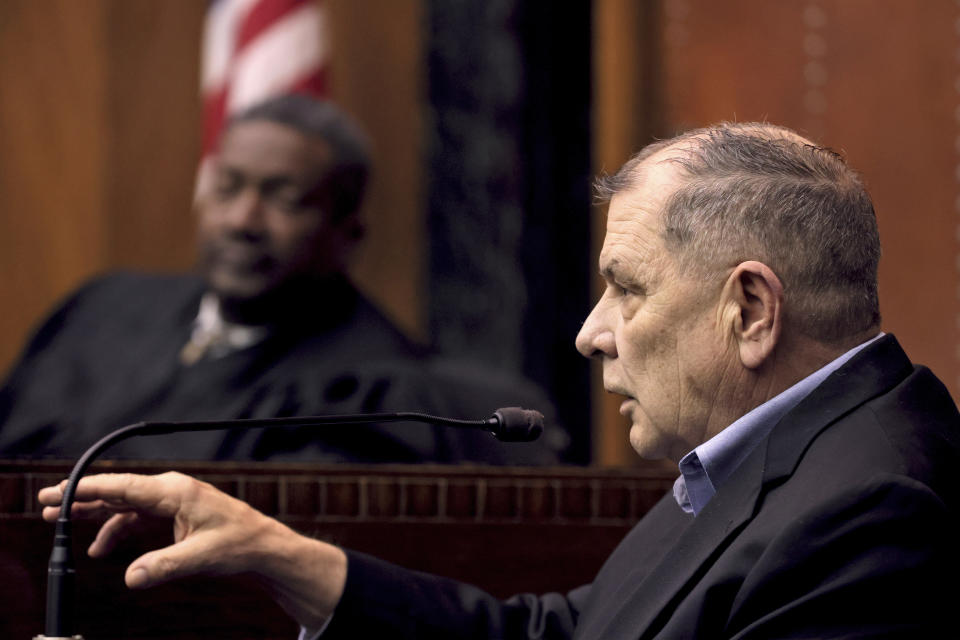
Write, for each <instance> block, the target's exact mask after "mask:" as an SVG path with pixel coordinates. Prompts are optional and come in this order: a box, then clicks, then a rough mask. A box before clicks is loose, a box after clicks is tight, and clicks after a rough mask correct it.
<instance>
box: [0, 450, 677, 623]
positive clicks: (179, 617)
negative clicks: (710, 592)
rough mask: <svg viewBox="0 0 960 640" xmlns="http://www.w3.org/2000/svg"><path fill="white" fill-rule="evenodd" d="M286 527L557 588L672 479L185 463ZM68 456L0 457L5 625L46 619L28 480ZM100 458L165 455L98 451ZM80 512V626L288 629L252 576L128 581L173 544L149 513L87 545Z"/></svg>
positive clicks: (497, 586)
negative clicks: (141, 522)
mask: <svg viewBox="0 0 960 640" xmlns="http://www.w3.org/2000/svg"><path fill="white" fill-rule="evenodd" d="M178 467H179V468H180V470H183V471H186V472H190V473H192V474H194V475H197V476H199V477H202V478H204V479H207V480H208V481H210V482H212V483H213V484H215V485H216V486H218V487H221V488H223V489H224V490H226V491H228V492H230V493H232V494H233V495H236V496H238V497H240V498H242V499H245V500H247V501H248V502H250V503H251V504H253V505H254V506H256V507H258V508H259V509H261V510H262V511H264V512H265V513H268V514H270V515H273V516H275V517H278V518H279V519H281V520H282V521H284V522H286V523H287V524H289V525H290V526H291V527H293V528H295V529H296V530H298V531H301V532H303V533H305V534H307V535H313V536H316V537H318V538H321V539H326V540H329V541H332V542H334V543H337V544H342V545H344V546H347V547H350V548H353V549H357V550H360V551H365V552H368V553H372V554H374V555H377V556H379V557H382V558H384V559H386V560H389V561H392V562H396V563H398V564H401V565H404V566H408V567H412V568H416V569H419V570H424V571H429V572H434V573H440V574H443V575H447V576H450V577H454V578H458V579H461V580H466V581H469V582H472V583H474V584H477V585H479V586H481V587H483V588H486V589H487V590H488V591H490V592H491V593H493V594H495V595H498V596H507V595H510V594H512V593H515V592H519V591H531V592H546V591H550V590H559V591H564V590H567V589H570V588H573V587H575V586H578V585H580V584H583V583H586V582H589V581H590V580H591V579H592V577H593V575H594V573H595V572H596V571H597V569H598V568H599V567H600V564H601V563H602V562H603V560H604V559H605V558H606V557H607V555H608V554H609V553H610V551H611V550H612V549H613V548H614V547H615V546H616V544H617V543H618V542H619V540H620V539H621V538H622V537H623V536H624V535H625V534H626V532H627V531H628V530H629V528H630V527H631V526H632V525H633V523H635V522H636V521H637V520H638V519H639V518H640V517H641V516H642V515H643V514H644V513H645V512H646V511H647V510H648V509H649V508H650V507H651V506H652V505H653V504H654V503H655V502H656V500H657V499H659V497H660V496H661V495H662V494H663V493H664V492H665V491H666V490H667V489H668V488H669V487H670V486H671V485H672V482H673V478H672V476H664V475H661V474H658V473H653V472H644V471H639V470H637V471H630V472H626V471H615V470H611V471H606V472H602V471H596V470H593V471H591V470H585V469H574V468H556V469H537V470H533V469H503V468H487V467H463V466H460V467H436V466H411V467H393V466H389V467H369V466H367V467H362V466H315V465H314V466H310V465H278V464H273V465H267V464H264V465H256V466H251V465H242V464H231V463H224V464H182V465H178ZM69 468H70V466H69V465H68V464H66V463H40V462H35V463H17V462H11V463H2V462H0V539H2V540H3V541H4V544H3V551H2V552H0V576H3V580H0V600H2V601H3V602H4V603H5V612H6V613H5V615H4V616H2V617H0V636H3V637H11V638H12V637H31V636H32V635H33V634H36V633H40V632H41V631H42V624H43V613H44V612H43V607H44V593H45V579H46V578H45V575H46V564H47V560H48V558H49V553H50V546H51V541H52V526H51V525H48V524H46V523H43V522H42V521H41V520H40V518H39V514H38V508H37V505H36V497H35V496H36V491H37V490H38V489H39V488H40V487H42V486H45V485H47V484H50V483H52V482H56V481H57V480H58V479H60V478H62V477H64V476H65V475H66V474H67V472H68V471H69ZM98 470H101V471H104V470H108V471H119V470H134V471H141V472H147V473H150V472H156V471H162V470H165V467H163V466H160V465H157V464H156V463H150V464H135V463H116V462H111V463H104V464H100V465H98ZM94 534H95V527H94V526H93V523H89V522H81V523H78V526H77V527H76V533H75V538H74V539H75V545H74V546H75V549H76V557H77V583H78V585H79V588H78V608H77V611H78V614H77V630H78V631H80V632H81V633H83V635H84V636H85V637H88V638H101V639H108V638H180V639H192V638H198V639H199V638H209V637H217V638H290V637H295V635H291V634H295V629H294V626H293V625H292V624H291V623H290V621H289V619H288V618H287V617H286V616H285V615H284V614H283V613H282V612H281V611H279V610H278V608H277V607H276V606H275V605H274V604H273V603H272V602H271V601H270V600H269V599H268V598H267V597H266V595H265V594H264V593H263V592H262V591H261V590H260V589H259V588H258V587H257V586H256V585H255V584H253V583H252V582H251V581H249V580H245V579H211V578H202V579H201V578H198V579H192V580H187V581H183V582H179V583H175V584H170V585H164V586H162V587H158V588H156V589H150V590H149V591H139V592H134V591H129V590H127V589H125V588H124V586H123V572H124V569H125V567H126V565H127V564H128V563H129V562H131V561H132V560H133V559H134V558H136V557H137V556H138V555H140V554H141V553H143V552H145V551H146V550H148V549H150V548H155V547H156V546H160V545H165V544H169V543H170V542H171V534H170V531H169V528H168V525H155V526H152V527H150V528H149V530H148V531H146V532H145V533H144V534H143V535H142V536H140V537H138V538H137V539H136V540H132V539H131V540H129V541H128V542H127V543H126V544H125V545H124V546H123V548H121V549H118V550H117V552H116V553H115V554H114V555H113V556H111V557H110V558H109V559H106V560H100V561H92V560H90V559H89V558H86V557H85V555H84V554H83V553H82V549H84V548H85V547H86V545H87V544H89V542H90V541H92V539H93V537H94Z"/></svg>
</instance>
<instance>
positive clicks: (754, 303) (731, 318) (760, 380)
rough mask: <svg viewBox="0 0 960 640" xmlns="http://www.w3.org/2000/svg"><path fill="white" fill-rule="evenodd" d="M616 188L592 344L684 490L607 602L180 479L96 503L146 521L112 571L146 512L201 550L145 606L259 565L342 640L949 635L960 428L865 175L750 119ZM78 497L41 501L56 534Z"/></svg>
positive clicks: (653, 515)
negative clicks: (532, 589) (483, 574)
mask: <svg viewBox="0 0 960 640" xmlns="http://www.w3.org/2000/svg"><path fill="white" fill-rule="evenodd" d="M599 187H600V193H601V195H602V196H603V197H607V198H609V200H610V205H609V213H608V226H607V235H606V240H605V242H604V245H603V250H602V252H601V256H600V270H601V273H602V274H603V276H604V279H605V280H606V291H605V292H604V294H603V297H602V298H601V299H600V301H599V302H598V303H597V306H596V308H595V309H594V310H593V312H592V313H591V314H590V317H589V318H588V319H587V321H586V322H585V323H584V325H583V329H582V331H581V333H580V335H579V336H578V338H577V346H578V348H579V349H580V351H581V352H583V353H584V355H587V356H591V357H597V358H600V359H601V360H602V362H603V372H604V384H605V386H606V387H607V389H608V390H610V391H613V392H615V393H619V394H623V395H625V396H626V400H625V401H624V402H623V404H622V406H621V412H622V413H623V414H624V415H626V416H628V417H629V418H630V421H631V427H630V441H631V444H632V445H633V447H634V448H635V449H636V450H637V452H638V453H639V454H640V455H641V456H644V457H652V458H653V457H668V458H671V459H673V460H675V461H678V462H679V467H680V476H679V478H678V479H677V482H676V485H675V489H674V491H673V492H672V494H671V495H667V496H665V497H664V498H663V500H661V501H660V502H659V503H658V504H657V505H656V506H655V507H654V508H653V509H652V510H651V511H650V512H649V513H648V514H647V515H646V516H645V517H644V518H643V520H641V522H640V523H639V524H638V525H637V526H636V527H635V529H634V530H633V531H632V532H631V533H630V534H629V535H628V536H627V538H626V539H625V540H624V541H623V542H622V543H621V544H620V546H619V547H618V548H617V549H616V551H614V553H613V555H612V556H611V557H610V559H609V560H608V561H607V562H606V564H605V565H604V566H603V568H602V569H601V570H600V572H599V574H598V575H597V577H596V580H595V581H594V582H593V584H592V585H589V586H585V587H581V588H578V589H575V590H574V591H571V592H569V593H567V594H558V593H553V594H547V595H543V596H533V595H520V596H516V597H514V598H512V599H510V600H507V601H505V602H501V601H498V600H496V599H494V598H492V597H490V596H488V595H486V594H484V593H482V592H481V591H479V590H477V589H474V588H472V587H469V586H466V585H462V584H458V583H455V582H452V581H447V580H443V579H440V578H437V577H433V576H428V575H424V574H418V573H413V572H409V571H407V570H404V569H400V568H398V567H394V566H391V565H388V564H385V563H382V562H380V561H378V560H375V559H373V558H370V557H367V556H363V555H361V554H357V553H354V552H349V551H344V550H341V549H339V548H336V547H333V546H331V545H328V544H325V543H323V542H319V541H316V540H310V539H308V538H305V537H302V536H299V535H298V534H296V533H294V532H292V531H290V530H289V529H287V528H285V527H284V526H283V525H281V524H279V523H277V522H276V521H273V520H270V519H268V518H266V517H265V516H263V515H261V514H259V513H258V512H256V511H254V510H253V509H251V508H250V507H248V506H247V505H245V504H244V503H242V502H239V501H237V500H234V499H232V498H230V497H227V496H225V495H223V494H221V493H219V492H217V491H216V490H215V489H213V488H212V487H210V486H208V485H205V484H201V483H198V482H197V481H195V480H192V479H190V478H188V477H186V476H181V475H176V474H172V475H164V476H158V477H129V476H109V475H108V476H96V477H92V478H89V479H87V480H86V481H85V482H84V483H81V485H80V486H81V489H80V492H79V494H78V495H79V498H80V500H81V503H80V504H79V505H78V507H77V511H78V513H85V514H86V513H91V514H92V513H99V512H102V511H104V510H106V511H107V512H111V511H115V510H120V511H121V513H118V514H115V515H114V516H113V517H112V519H110V520H109V521H108V522H107V523H106V524H105V525H104V526H103V528H102V530H101V532H100V535H99V536H98V537H97V540H96V541H95V542H94V544H93V546H92V547H91V549H90V552H91V554H92V555H95V556H96V555H102V554H104V553H106V552H107V551H108V550H109V549H110V547H111V546H112V544H113V542H114V541H115V540H116V539H117V537H118V536H120V535H121V534H122V533H123V532H124V531H125V529H126V528H127V527H128V525H130V524H131V522H132V521H133V520H134V519H136V517H137V515H136V513H137V512H138V510H139V511H142V512H147V513H152V514H158V515H163V516H169V517H172V518H174V519H175V522H176V523H177V525H176V528H175V531H176V534H177V540H178V542H177V544H175V545H173V546H171V547H168V548H165V549H161V550H157V551H153V552H150V553H148V554H146V555H144V556H142V557H141V558H139V559H137V560H136V561H134V562H133V563H132V564H131V565H130V567H129V569H128V571H127V575H126V580H127V584H128V585H129V586H131V587H133V588H139V587H145V586H150V585H154V584H157V583H160V582H163V581H166V580H170V579H173V578H176V577H179V576H183V575H188V574H191V573H197V572H205V571H206V572H208V571H211V570H213V571H216V572H217V573H220V574H223V573H228V574H229V573H241V572H247V571H253V572H255V573H257V574H258V575H260V576H261V577H262V579H263V580H264V582H265V583H266V584H268V585H269V586H270V588H271V590H272V592H273V593H274V594H275V597H276V599H277V601H278V602H279V603H280V604H281V605H282V606H283V607H285V609H286V610H287V611H288V612H289V613H290V614H291V615H292V616H293V617H294V618H295V619H296V620H297V621H299V622H300V624H301V625H302V626H303V627H304V628H305V633H310V634H312V633H314V632H316V631H321V630H322V632H323V633H322V635H323V638H340V637H353V638H357V637H391V638H397V637H404V638H426V637H438V638H439V637H442V638H459V637H464V638H467V637H469V638H480V637H484V638H514V637H517V638H527V637H530V638H553V637H568V636H571V635H573V636H575V637H579V638H590V639H593V638H709V639H715V638H780V637H803V638H828V637H830V638H833V637H858V638H859V637H881V636H882V637H885V638H888V637H905V638H918V637H945V635H944V633H945V632H944V629H945V628H948V626H949V628H952V626H953V625H952V619H951V618H952V616H951V615H950V609H949V608H948V604H949V602H950V598H949V596H950V594H951V592H952V589H950V588H948V587H947V586H946V585H948V584H950V580H952V579H953V578H954V576H955V575H956V570H957V568H958V563H957V555H956V553H957V551H956V547H957V546H958V545H957V542H956V540H957V535H958V533H960V529H958V523H957V513H956V510H957V489H956V487H957V486H958V485H957V482H956V478H955V475H954V472H953V469H954V468H956V466H957V464H958V462H960V455H958V454H960V432H958V427H960V419H958V418H960V416H958V414H957V410H956V408H955V406H954V404H953V401H952V400H951V398H950V396H949V394H948V393H947V391H946V389H945V388H944V387H943V385H942V384H941V383H940V382H939V381H938V380H937V379H936V378H935V377H934V376H933V375H932V374H931V373H930V372H929V371H928V370H927V369H925V368H923V367H918V366H914V365H912V364H911V363H910V361H909V360H908V359H907V357H906V356H905V355H904V353H903V351H902V350H901V349H900V347H899V346H898V344H897V342H896V340H895V339H894V338H893V337H892V336H890V335H884V334H882V333H881V332H880V329H879V313H878V305H877V288H876V273H877V260H878V256H879V244H878V238H877V232H876V223H875V219H874V214H873V208H872V205H871V202H870V199H869V197H868V196H867V194H866V192H865V190H864V188H863V186H862V185H861V183H860V181H859V179H858V178H857V176H856V175H855V174H854V173H853V172H852V171H851V170H850V169H849V168H848V167H847V166H846V165H845V164H844V162H843V161H842V160H841V158H840V157H839V156H838V155H836V154H835V153H833V152H832V151H829V150H827V149H824V148H821V147H817V146H815V145H814V144H813V143H811V142H809V141H807V140H805V139H803V138H801V137H799V136H798V135H797V134H795V133H793V132H791V131H789V130H786V129H783V128H780V127H775V126H770V125H762V124H727V125H720V126H717V127H712V128H708V129H702V130H697V131H692V132H690V133H687V134H685V135H681V136H679V137H678V138H674V139H672V140H667V141H665V142H659V143H657V144H655V145H652V146H650V147H648V148H646V149H645V150H644V151H642V152H641V153H640V154H639V155H637V156H636V157H635V158H633V159H632V160H630V161H629V162H628V163H627V164H626V165H625V166H624V167H623V168H622V169H621V170H620V171H619V172H618V173H617V174H616V175H614V176H612V177H609V178H606V179H603V180H601V181H600V183H599ZM60 491H61V489H60V488H57V487H51V488H47V489H45V490H43V491H42V492H41V494H40V500H41V502H42V503H43V504H45V505H49V506H48V508H47V509H45V512H44V517H46V518H47V519H48V520H50V519H53V518H54V517H55V516H56V515H57V512H58V509H57V508H56V507H55V505H57V504H58V503H59V500H60ZM131 509H132V511H131ZM584 544H589V541H584Z"/></svg>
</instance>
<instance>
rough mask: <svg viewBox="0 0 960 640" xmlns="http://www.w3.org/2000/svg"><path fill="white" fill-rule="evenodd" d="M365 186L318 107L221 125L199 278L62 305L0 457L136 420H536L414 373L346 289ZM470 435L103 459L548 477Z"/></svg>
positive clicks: (496, 399) (519, 400) (379, 434)
mask: <svg viewBox="0 0 960 640" xmlns="http://www.w3.org/2000/svg"><path fill="white" fill-rule="evenodd" d="M369 173H370V156H369V151H368V144H367V142H366V139H365V137H364V135H363V134H362V132H361V131H360V130H359V128H358V127H357V126H356V125H355V124H354V123H353V122H352V121H351V119H350V118H349V117H347V116H346V115H345V114H343V113H342V112H341V111H340V110H338V109H337V108H336V107H335V106H334V105H333V104H331V103H329V102H325V101H317V100H314V99H312V98H309V97H306V96H301V95H287V96H282V97H279V98H275V99H272V100H270V101H267V102H265V103H262V104H259V105H256V106H254V107H251V108H250V109H248V110H246V111H243V112H241V113H239V114H238V115H236V116H235V117H233V118H232V119H231V120H230V122H229V123H228V126H227V128H226V131H225V133H224V136H223V138H222V140H221V143H220V149H219V154H218V158H217V161H216V165H215V170H214V174H213V178H212V181H211V184H210V185H207V187H206V188H205V189H204V190H203V191H202V192H201V193H200V196H199V198H198V203H197V204H198V210H199V216H198V236H199V253H200V260H199V263H200V276H199V277H198V276H194V275H144V274H132V273H118V274H113V275H108V276H105V277H101V278H97V279H95V280H94V281H92V282H91V283H89V284H87V285H86V286H84V287H82V288H81V289H80V290H79V291H77V292H76V293H74V294H73V295H72V296H70V297H69V298H68V299H67V300H66V302H64V303H63V304H62V305H61V306H60V307H59V308H58V309H57V310H56V311H55V312H54V313H53V314H52V315H51V316H50V317H49V318H48V319H47V320H46V321H45V322H44V323H43V324H42V326H41V327H40V328H39V330H38V331H37V333H36V335H35V336H34V337H33V339H32V340H31V342H30V343H29V344H28V346H27V348H26V350H25V352H24V353H23V355H22V357H21V359H20V361H19V362H18V363H17V364H16V366H15V367H14V369H13V370H12V372H11V374H10V376H9V379H8V380H7V382H6V384H5V385H4V387H3V388H2V390H0V456H4V455H6V456H36V455H51V456H61V457H65V456H66V457H72V456H76V455H78V454H79V453H80V452H81V451H83V449H84V448H85V447H87V446H89V445H90V444H91V443H93V442H94V441H96V440H97V439H98V438H99V437H101V436H102V435H104V434H105V433H107V432H109V431H110V430H112V429H115V428H118V427H120V426H122V425H124V424H128V423H132V422H139V421H155V420H164V421H169V420H212V419H229V418H267V417H279V416H291V415H313V414H340V413H358V412H376V411H400V410H426V411H436V412H444V413H452V414H453V415H454V416H455V417H467V418H474V417H476V418H485V417H487V416H488V415H489V414H490V413H491V412H492V411H493V409H495V408H497V407H498V406H503V405H510V404H527V405H531V406H535V407H541V406H545V400H544V399H543V396H542V394H541V393H540V392H539V391H538V390H536V389H535V388H534V387H533V386H532V385H530V384H529V383H525V382H523V381H519V382H518V381H516V380H513V379H511V378H510V376H502V375H501V374H494V373H493V372H471V370H470V369H469V368H467V367H462V366H456V365H450V364H449V363H447V364H443V365H436V364H427V363H424V362H423V361H422V360H423V358H424V357H425V356H426V355H427V353H426V350H425V349H424V348H423V347H421V346H419V345H417V344H415V343H413V342H411V341H410V340H409V339H408V338H407V337H406V336H404V335H403V334H402V333H401V332H400V331H399V330H398V329H397V328H396V327H395V326H394V325H393V324H392V323H391V322H390V321H389V320H388V319H387V318H386V317H385V316H384V315H383V314H382V313H381V312H380V311H379V310H378V309H377V308H376V307H375V306H374V305H373V304H371V302H370V301H369V300H367V299H366V298H365V297H364V296H363V295H362V294H361V293H360V292H359V291H358V290H357V289H356V287H355V286H354V285H353V284H352V283H351V282H350V280H349V278H348V277H347V275H346V270H347V266H348V263H349V260H350V257H351V255H352V254H353V252H354V249H355V248H356V247H357V245H358V243H359V242H360V240H361V238H362V237H363V232H364V228H363V222H362V220H361V218H360V213H359V210H360V205H361V202H362V200H363V195H364V191H365V189H366V185H367V181H368V177H369ZM451 366H453V369H454V373H452V374H449V375H448V371H446V370H447V369H450V367H451ZM437 369H444V372H443V374H440V373H438V372H437ZM478 411H479V412H480V414H479V415H475V414H476V412H478ZM481 435H482V434H451V433H446V432H443V431H442V430H440V429H439V428H437V429H431V428H427V427H424V426H420V425H392V426H390V427H389V428H385V427H381V426H378V425H373V426H370V425H360V426H355V427H338V428H337V429H332V428H326V430H325V431H324V432H323V433H319V432H318V431H316V430H310V429H306V428H300V429H287V430H273V431H265V432H261V431H251V432H243V431H234V432H226V433H222V432H207V433H193V434H190V435H189V436H183V435H180V436H168V437H164V438H159V439H140V440H131V441H128V442H126V443H123V444H121V445H119V446H118V447H117V449H116V450H111V452H110V455H117V456H122V457H137V458H181V459H182V458H192V459H205V460H209V459H261V460H262V459H303V460H319V461H346V460H348V461H358V462H378V461H383V462H418V461H437V462H450V461H458V460H464V459H472V460H484V461H489V462H507V461H509V462H553V461H555V460H556V458H555V456H554V454H553V452H552V451H551V447H550V445H549V444H546V445H545V444H543V443H541V444H537V445H530V446H525V447H521V448H519V449H518V448H516V447H514V448H511V449H509V453H506V450H503V451H504V454H503V455H505V456H511V457H510V458H509V459H508V458H504V457H501V453H500V451H501V449H499V448H498V447H496V446H495V445H493V443H492V442H491V441H490V440H489V439H488V438H483V439H482V440H478V439H477V438H478V436H481ZM554 437H556V434H555V435H554ZM557 446H558V447H559V446H562V444H557Z"/></svg>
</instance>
